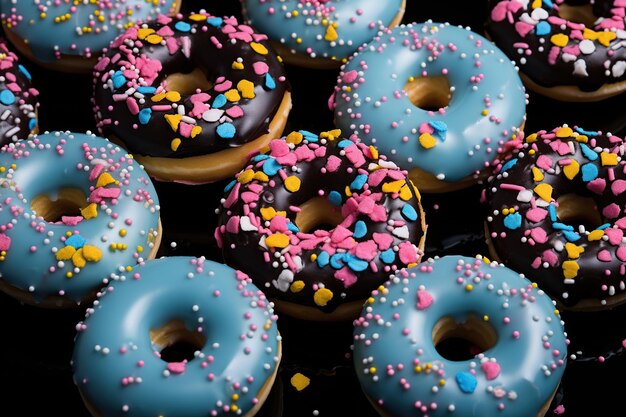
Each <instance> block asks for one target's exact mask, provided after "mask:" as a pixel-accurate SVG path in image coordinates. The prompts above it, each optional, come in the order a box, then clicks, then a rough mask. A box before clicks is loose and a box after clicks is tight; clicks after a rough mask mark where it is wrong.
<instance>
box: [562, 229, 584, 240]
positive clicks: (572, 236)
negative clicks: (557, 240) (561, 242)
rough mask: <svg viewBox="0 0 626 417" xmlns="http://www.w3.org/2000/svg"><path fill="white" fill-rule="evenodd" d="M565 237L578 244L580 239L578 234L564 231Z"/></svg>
mask: <svg viewBox="0 0 626 417" xmlns="http://www.w3.org/2000/svg"><path fill="white" fill-rule="evenodd" d="M563 236H565V239H567V240H568V241H570V242H576V241H577V240H579V239H580V235H579V234H578V233H576V232H570V231H569V230H565V231H563Z"/></svg>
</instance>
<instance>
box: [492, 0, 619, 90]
mask: <svg viewBox="0 0 626 417" xmlns="http://www.w3.org/2000/svg"><path fill="white" fill-rule="evenodd" d="M501 3H502V4H501ZM531 3H533V2H529V1H520V0H513V1H511V2H509V1H508V0H504V1H503V0H490V2H489V10H490V11H491V13H490V17H489V19H488V21H487V24H486V27H485V29H486V32H487V34H488V35H489V37H490V38H491V39H492V40H493V41H494V42H495V44H496V45H497V46H498V47H499V48H501V49H502V50H503V51H504V52H505V53H506V54H507V55H508V56H509V57H510V58H511V59H513V60H514V61H515V62H516V63H517V64H518V65H519V67H520V70H521V72H523V73H524V74H525V75H526V76H528V77H529V78H530V79H531V80H532V81H534V82H535V83H537V84H538V85H540V86H543V87H554V86H561V85H573V86H578V88H579V89H580V90H581V91H585V92H592V91H596V90H597V89H599V88H600V87H601V86H602V85H604V84H607V83H616V82H620V81H626V71H624V72H622V73H621V74H619V73H620V72H621V71H617V70H616V71H615V73H617V74H619V76H615V75H614V73H613V71H612V68H613V66H614V65H615V64H616V63H618V62H619V61H624V60H626V32H624V23H625V18H624V15H623V13H624V9H625V8H624V7H618V6H614V3H616V1H615V0H609V1H599V0H596V1H595V2H594V4H593V13H594V14H595V15H596V16H597V17H598V18H604V19H603V22H604V23H602V22H600V23H599V22H598V21H596V26H595V27H593V28H585V26H584V25H583V24H581V23H576V22H566V21H565V20H564V19H562V18H560V17H559V12H558V6H559V4H563V3H565V4H571V5H584V4H589V3H590V1H584V0H578V1H563V0H555V1H554V2H545V1H544V2H543V3H542V4H541V6H540V8H542V9H543V10H545V11H546V12H547V13H546V15H547V16H548V17H547V18H546V19H539V20H535V21H536V22H537V23H535V27H534V28H532V29H531V28H530V27H527V29H528V30H530V31H529V32H528V33H526V34H525V35H524V36H522V35H521V33H520V31H519V30H518V25H521V26H520V28H521V27H522V26H523V22H522V23H520V21H521V20H524V19H522V15H524V14H527V15H528V16H530V15H531V14H532V13H533V11H534V9H533V8H532V6H531ZM505 4H510V5H511V6H514V5H518V6H519V8H517V7H515V6H514V7H513V9H510V8H509V12H508V15H507V17H506V18H504V19H503V20H499V21H496V20H494V9H495V8H497V7H499V8H503V7H505ZM524 4H526V6H524ZM506 7H508V5H507V6H506ZM513 10H515V11H513ZM620 13H621V16H620ZM539 22H542V23H541V24H542V25H543V26H542V27H541V29H539V28H538V24H539ZM547 25H549V31H548V33H545V34H543V33H544V32H543V31H544V30H547V29H545V28H547V27H548V26H547ZM562 25H565V29H563V27H562ZM604 26H606V28H605V27H604ZM609 27H610V29H609ZM588 29H593V30H594V31H597V32H598V33H603V32H609V33H611V36H613V35H615V33H617V37H615V38H614V39H612V40H611V41H610V42H606V43H605V44H603V43H601V42H599V41H598V40H595V39H594V40H593V45H594V46H595V51H594V52H593V53H591V54H583V53H580V52H578V53H579V55H578V56H573V58H572V57H571V56H570V57H568V58H567V59H565V60H564V59H563V55H564V52H565V48H563V47H558V46H555V45H554V44H553V43H552V41H551V38H552V36H553V35H555V34H563V35H566V36H567V37H568V39H567V46H566V48H572V47H573V48H574V49H576V48H577V47H578V45H579V44H580V42H581V40H583V38H581V36H583V35H582V34H583V32H584V31H586V30H588ZM521 30H522V32H523V31H524V29H521ZM537 32H539V33H541V34H540V35H539V34H537ZM577 33H580V35H577ZM572 35H574V38H572ZM585 39H587V38H586V37H585ZM520 44H527V47H525V46H520ZM553 48H556V49H554V51H553ZM554 53H556V59H554V60H553V61H552V62H550V59H549V56H550V54H554ZM579 60H582V61H583V62H584V66H585V71H586V73H587V75H579V74H577V73H576V72H577V71H575V62H577V61H579ZM605 62H609V63H610V68H609V71H608V74H607V68H606V67H605ZM578 65H582V63H581V64H578ZM620 65H622V64H620Z"/></svg>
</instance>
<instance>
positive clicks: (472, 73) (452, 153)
mask: <svg viewBox="0 0 626 417" xmlns="http://www.w3.org/2000/svg"><path fill="white" fill-rule="evenodd" d="M442 75H443V76H445V77H446V78H447V80H448V83H449V85H450V90H451V98H450V102H449V104H448V105H447V106H446V107H444V108H440V109H439V110H438V111H427V110H423V109H420V108H418V107H416V106H415V105H413V104H412V102H411V100H410V99H409V97H408V96H407V94H406V92H405V91H404V90H403V89H404V86H405V84H406V83H407V82H409V81H411V80H414V79H415V78H417V77H432V76H442ZM331 100H334V103H333V102H332V101H331V107H332V108H334V112H335V123H336V125H337V127H339V128H341V129H342V130H343V131H344V132H346V133H352V132H353V133H355V134H356V135H357V136H358V137H359V138H360V139H361V140H363V141H364V142H366V143H368V144H373V145H375V146H377V147H378V148H379V150H380V152H381V153H383V154H386V155H387V156H388V157H389V158H390V159H391V160H393V161H395V162H396V163H397V164H398V165H399V166H400V167H402V168H403V169H407V170H411V169H412V168H415V167H417V168H420V169H421V170H423V171H426V172H428V173H430V174H432V175H433V176H435V177H436V178H437V179H439V180H444V181H448V182H456V181H460V180H462V179H464V178H465V177H467V176H470V175H472V174H474V173H476V172H479V171H481V170H483V169H484V168H485V167H486V166H489V164H490V163H491V162H492V161H493V160H495V159H496V158H497V157H498V153H499V152H501V151H503V148H504V143H505V142H507V141H509V140H510V139H511V138H515V137H516V135H517V133H518V131H519V128H520V127H521V126H522V125H523V123H524V121H525V114H526V94H525V91H524V87H523V85H522V82H521V80H520V78H519V75H518V73H517V70H516V68H515V67H514V66H513V64H512V63H511V61H510V59H509V58H507V57H506V55H504V53H502V52H501V51H500V50H499V49H498V48H496V47H495V46H493V44H492V43H491V42H489V41H488V40H486V39H485V38H483V37H482V36H480V35H478V34H476V33H474V32H471V31H470V30H469V29H465V28H460V27H456V26H451V25H449V24H448V23H433V22H430V21H429V22H425V23H419V24H411V25H401V26H399V27H396V28H394V29H392V30H390V31H384V32H379V33H378V34H377V36H376V37H375V38H374V39H373V40H372V41H371V42H370V43H369V44H367V45H365V46H364V47H363V48H362V49H360V50H359V52H357V53H356V54H355V55H354V56H353V57H352V58H351V59H350V61H349V62H348V63H347V64H346V65H345V66H344V67H343V68H342V71H341V72H340V74H339V77H338V80H337V86H336V88H335V93H334V97H333V98H331Z"/></svg>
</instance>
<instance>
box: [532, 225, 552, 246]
mask: <svg viewBox="0 0 626 417" xmlns="http://www.w3.org/2000/svg"><path fill="white" fill-rule="evenodd" d="M530 236H531V237H532V239H533V240H534V241H535V242H537V243H546V242H547V241H548V235H547V233H546V231H545V230H544V229H542V228H541V227H535V228H533V229H531V230H530Z"/></svg>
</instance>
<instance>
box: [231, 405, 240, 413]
mask: <svg viewBox="0 0 626 417" xmlns="http://www.w3.org/2000/svg"><path fill="white" fill-rule="evenodd" d="M237 410H239V407H237V406H236V405H235V404H233V405H231V406H230V411H232V412H233V413H234V412H236V411H237Z"/></svg>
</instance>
